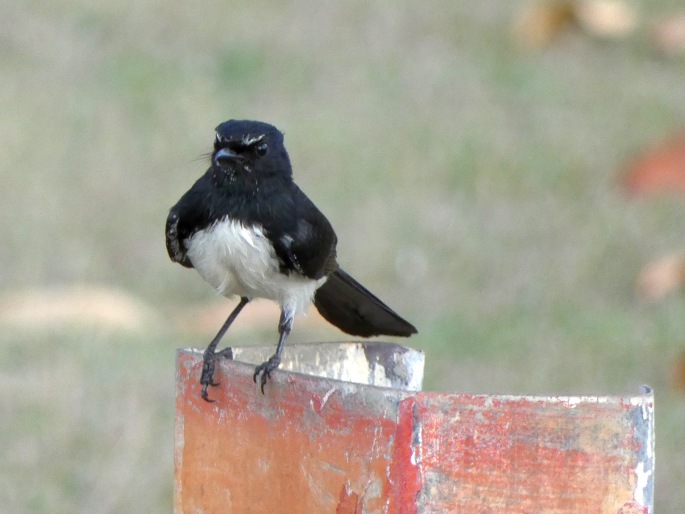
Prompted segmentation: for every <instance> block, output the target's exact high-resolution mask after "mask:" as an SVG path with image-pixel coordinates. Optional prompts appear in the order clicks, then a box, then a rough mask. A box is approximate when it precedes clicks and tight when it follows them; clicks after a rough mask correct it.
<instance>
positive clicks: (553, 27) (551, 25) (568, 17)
mask: <svg viewBox="0 0 685 514" xmlns="http://www.w3.org/2000/svg"><path fill="white" fill-rule="evenodd" d="M574 11H575V2H573V1H571V0H565V1H564V0H560V1H557V2H546V3H536V4H529V5H527V6H526V7H525V8H524V9H523V11H522V12H521V14H520V16H519V17H518V19H517V20H516V22H515V24H514V35H515V37H516V39H517V40H518V41H519V42H520V43H521V44H522V45H523V46H524V47H525V48H528V49H534V50H536V49H539V48H542V47H545V46H548V45H549V44H550V43H551V42H552V41H553V40H554V39H556V38H557V37H558V36H559V34H560V33H561V32H562V31H563V30H564V29H566V28H567V27H568V26H569V25H571V24H572V23H573V21H574V16H575V14H574Z"/></svg>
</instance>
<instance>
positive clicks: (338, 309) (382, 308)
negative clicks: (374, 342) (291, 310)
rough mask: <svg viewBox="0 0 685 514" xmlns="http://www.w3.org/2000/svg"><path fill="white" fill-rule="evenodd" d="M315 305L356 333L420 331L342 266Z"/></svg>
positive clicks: (342, 327)
mask: <svg viewBox="0 0 685 514" xmlns="http://www.w3.org/2000/svg"><path fill="white" fill-rule="evenodd" d="M314 305H315V306H316V309H317V310H318V311H319V313H320V314H321V315H322V316H323V317H324V318H325V319H326V320H327V321H328V322H330V323H332V324H333V325H335V326H336V327H338V328H339V329H340V330H342V331H343V332H346V333H348V334H351V335H354V336H361V337H371V336H380V335H386V336H400V337H409V336H410V335H412V334H416V328H415V327H414V325H412V324H411V323H409V322H408V321H407V320H405V319H403V318H402V317H401V316H400V315H399V314H397V313H396V312H395V311H393V310H392V309H391V308H390V307H388V306H387V305H386V304H385V303H383V301H381V300H380V299H379V298H378V297H377V296H376V295H374V294H373V293H371V292H370V291H369V290H368V289H366V288H365V287H364V286H363V285H361V284H360V283H359V282H357V281H356V280H355V279H353V278H352V277H351V276H349V275H348V274H347V273H345V272H344V271H343V270H342V269H340V268H338V269H337V270H335V271H334V272H333V273H331V274H330V275H329V277H328V279H327V280H326V282H324V284H323V285H322V286H321V287H320V288H319V289H317V290H316V294H315V295H314Z"/></svg>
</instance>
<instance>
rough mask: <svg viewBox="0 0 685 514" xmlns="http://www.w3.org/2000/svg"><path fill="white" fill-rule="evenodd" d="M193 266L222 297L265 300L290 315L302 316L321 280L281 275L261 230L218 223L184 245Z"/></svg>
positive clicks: (234, 224)
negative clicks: (275, 303) (244, 297)
mask: <svg viewBox="0 0 685 514" xmlns="http://www.w3.org/2000/svg"><path fill="white" fill-rule="evenodd" d="M185 244H186V248H187V255H188V258H189V259H190V261H191V262H192V263H193V266H194V267H195V269H196V270H197V272H198V273H199V274H200V276H201V277H202V278H204V279H205V280H206V281H207V282H208V283H209V284H210V285H211V286H212V287H213V288H214V289H216V291H217V292H218V293H219V294H221V295H223V296H226V297H231V296H233V295H238V296H246V297H248V298H251V299H252V298H267V299H269V300H273V301H275V302H277V303H278V304H279V305H280V306H281V307H282V308H283V309H284V310H285V311H286V313H288V314H290V315H295V314H303V313H304V312H305V311H306V310H307V307H309V304H310V303H311V300H312V297H313V296H314V292H315V291H316V290H317V289H318V288H319V287H320V286H321V284H323V283H324V281H325V280H326V279H325V278H322V279H319V280H312V279H310V278H307V277H304V276H302V275H299V274H293V273H291V274H290V275H284V274H282V273H281V272H280V271H279V263H278V258H277V257H276V253H275V251H274V249H273V247H272V246H271V243H270V242H269V240H268V238H267V237H266V236H265V235H264V231H263V229H262V227H260V226H258V225H255V226H252V227H245V226H244V225H243V224H242V223H240V222H237V221H228V220H227V219H225V218H224V219H223V220H220V221H218V222H216V223H214V224H213V225H212V226H210V227H208V228H206V229H204V230H200V231H199V232H196V233H195V234H194V235H193V236H192V237H190V238H188V239H187V240H186V242H185Z"/></svg>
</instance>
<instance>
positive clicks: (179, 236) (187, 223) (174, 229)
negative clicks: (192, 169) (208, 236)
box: [166, 172, 212, 268]
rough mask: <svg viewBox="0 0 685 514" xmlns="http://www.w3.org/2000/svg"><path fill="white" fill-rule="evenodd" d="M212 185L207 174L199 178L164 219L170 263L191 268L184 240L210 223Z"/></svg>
mask: <svg viewBox="0 0 685 514" xmlns="http://www.w3.org/2000/svg"><path fill="white" fill-rule="evenodd" d="M211 192H212V184H211V177H210V174H209V172H207V173H205V174H204V175H203V176H202V177H200V178H199V179H198V180H197V181H196V182H195V184H193V187H191V188H190V189H189V190H188V191H187V192H186V193H185V194H184V195H183V196H182V197H181V199H180V200H179V201H178V202H177V203H176V205H174V206H173V207H172V208H171V210H170V211H169V216H167V219H166V249H167V252H168V253H169V257H170V258H171V260H172V261H174V262H178V263H179V264H181V265H182V266H185V267H186V268H192V267H193V264H192V262H190V259H189V258H188V255H187V253H186V250H187V249H186V247H185V240H186V239H187V238H188V237H190V235H191V234H192V233H193V232H194V231H196V230H199V229H201V228H204V227H206V226H208V225H209V224H210V223H211V221H212V218H211V217H212V204H211V202H207V198H208V197H211Z"/></svg>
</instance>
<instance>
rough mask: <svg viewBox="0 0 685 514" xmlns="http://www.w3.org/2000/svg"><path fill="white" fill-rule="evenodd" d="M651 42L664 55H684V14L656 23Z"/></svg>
mask: <svg viewBox="0 0 685 514" xmlns="http://www.w3.org/2000/svg"><path fill="white" fill-rule="evenodd" d="M652 41H653V42H654V46H656V47H657V49H659V50H660V51H662V52H663V53H665V54H668V55H682V54H685V13H679V14H675V15H672V16H670V17H668V18H666V19H663V20H660V21H657V22H656V23H655V24H654V26H653V29H652Z"/></svg>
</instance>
